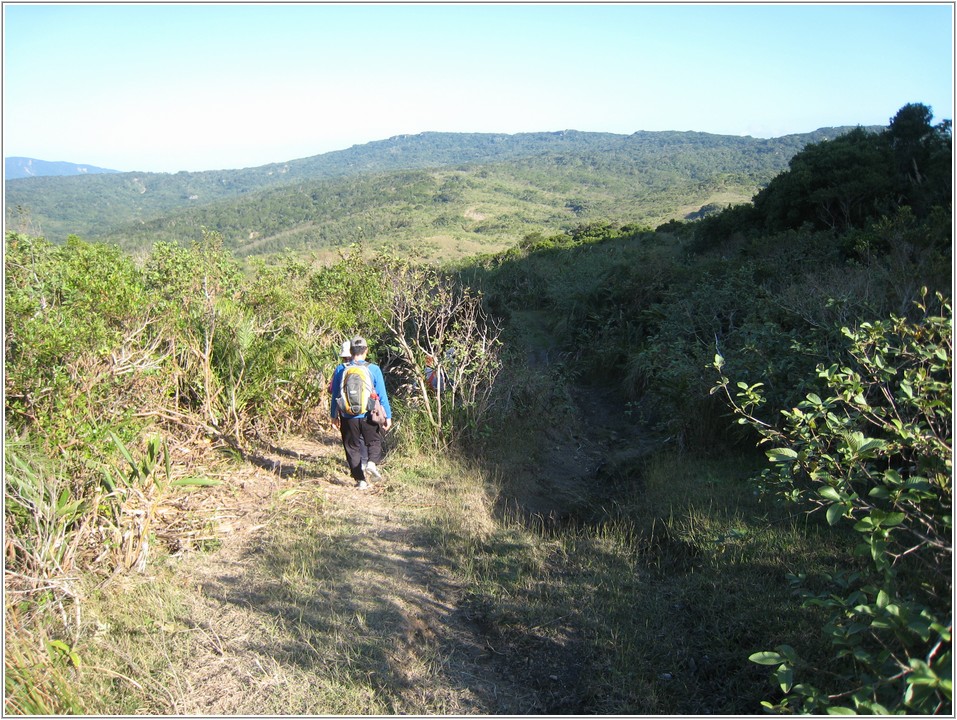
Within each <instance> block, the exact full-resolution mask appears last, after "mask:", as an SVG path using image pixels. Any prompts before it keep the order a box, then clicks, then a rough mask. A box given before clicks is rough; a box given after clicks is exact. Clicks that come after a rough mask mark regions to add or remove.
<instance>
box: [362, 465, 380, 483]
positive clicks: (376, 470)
mask: <svg viewBox="0 0 957 720" xmlns="http://www.w3.org/2000/svg"><path fill="white" fill-rule="evenodd" d="M363 469H364V470H365V471H366V472H368V473H372V474H373V475H374V476H375V479H376V480H381V479H382V473H380V472H379V468H377V467H376V466H375V463H374V462H370V463H368V464H366V466H365V468H363Z"/></svg>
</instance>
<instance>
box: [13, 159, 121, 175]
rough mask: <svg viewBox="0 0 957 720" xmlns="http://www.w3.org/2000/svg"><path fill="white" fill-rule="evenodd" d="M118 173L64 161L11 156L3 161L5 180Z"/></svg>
mask: <svg viewBox="0 0 957 720" xmlns="http://www.w3.org/2000/svg"><path fill="white" fill-rule="evenodd" d="M118 172H120V171H119V170H110V169H108V168H102V167H97V166H96V165H89V164H87V163H73V162H67V161H64V160H40V159H38V158H31V157H21V156H11V157H5V158H4V159H3V174H4V178H5V179H6V180H20V179H23V178H28V177H70V176H73V175H97V174H104V173H105V174H113V173H118Z"/></svg>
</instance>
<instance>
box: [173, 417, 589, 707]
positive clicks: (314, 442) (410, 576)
mask: <svg viewBox="0 0 957 720" xmlns="http://www.w3.org/2000/svg"><path fill="white" fill-rule="evenodd" d="M283 445H284V446H283V447H277V448H273V449H272V450H271V451H270V452H267V453H264V454H263V455H262V456H260V457H257V458H255V466H249V467H248V468H247V470H246V471H244V473H243V474H242V476H241V477H235V478H232V481H235V483H236V487H237V488H238V491H237V492H236V494H235V495H234V499H233V503H232V507H229V508H227V509H226V512H225V515H227V516H228V519H227V520H226V521H225V522H227V523H228V527H227V529H229V530H230V532H229V533H228V534H227V535H226V536H225V540H224V541H223V545H222V546H221V547H220V548H219V549H218V550H216V551H215V552H212V553H207V554H203V555H198V556H194V557H193V558H191V559H190V560H189V562H188V567H187V568H185V570H186V572H185V574H184V577H185V578H186V580H185V581H184V582H187V583H188V584H190V585H191V586H192V587H193V588H194V589H195V590H196V592H192V593H191V594H190V597H191V598H193V602H194V603H195V606H194V607H193V608H191V609H190V612H189V614H190V616H191V618H193V619H194V620H193V621H192V623H193V627H192V630H193V631H194V632H195V633H196V634H197V637H198V639H199V642H197V643H195V645H196V648H195V650H194V652H193V655H192V658H191V660H190V662H189V666H188V667H187V668H184V669H182V670H181V671H180V672H179V673H178V676H177V679H176V681H175V682H174V683H171V687H170V692H169V695H170V703H171V704H172V705H173V708H172V709H173V710H174V712H175V713H177V714H196V715H218V714H230V715H234V714H261V713H263V712H264V708H269V709H270V710H269V712H270V713H271V712H277V711H276V709H275V708H277V707H283V708H284V709H283V710H280V711H279V712H288V713H290V714H321V713H331V714H337V713H338V712H341V710H340V709H339V708H336V707H335V706H334V704H333V705H332V706H329V705H326V706H319V705H320V704H321V700H317V699H316V698H315V696H314V695H313V696H310V695H308V693H305V694H304V693H303V692H302V691H301V690H295V689H293V688H296V687H308V686H309V684H310V678H312V679H315V677H316V676H317V675H323V676H328V675H329V674H330V673H335V672H337V667H341V666H343V665H347V664H349V663H350V662H354V661H355V659H354V658H348V657H338V658H337V657H335V655H334V654H333V655H331V656H330V655H329V654H328V653H327V651H325V650H323V651H319V650H316V648H315V646H316V644H318V643H319V642H328V634H329V633H331V632H337V631H341V628H335V627H332V626H331V625H330V621H329V613H338V614H340V616H341V617H345V616H347V615H348V616H350V618H351V620H350V622H352V623H355V622H359V621H357V620H356V618H359V619H360V620H361V622H360V625H362V624H363V623H367V624H368V625H369V626H372V627H371V629H370V628H369V627H366V626H365V625H362V627H357V628H356V630H355V631H356V632H359V633H362V632H368V633H372V634H374V635H375V636H376V637H377V638H378V639H379V640H378V642H376V643H370V645H369V646H368V650H369V652H370V653H372V652H379V653H383V652H384V656H382V657H378V658H377V659H376V661H375V662H376V667H377V668H379V669H378V671H377V672H378V673H379V674H380V675H381V677H379V678H377V679H376V680H375V682H373V683H372V684H373V686H374V687H382V688H384V689H387V691H388V692H387V694H389V695H390V696H391V697H392V698H393V699H392V700H391V701H390V702H391V704H392V706H391V707H390V708H389V710H388V711H389V712H395V713H413V714H420V713H427V714H541V713H549V712H569V711H574V709H575V702H576V701H575V692H574V685H575V681H576V677H575V672H576V671H575V667H576V663H575V661H574V660H572V659H570V658H569V655H570V654H573V653H574V644H575V643H574V630H573V629H572V628H567V629H565V630H566V631H567V638H566V639H567V642H556V640H555V638H556V630H555V628H550V635H549V637H548V638H545V637H544V636H542V637H540V638H535V637H528V636H526V637H524V638H523V639H522V643H521V645H522V647H521V651H519V649H518V648H517V647H514V646H510V641H508V640H506V639H503V638H502V637H500V636H498V635H497V634H496V633H495V631H494V628H491V627H489V626H488V625H487V624H486V623H485V622H484V620H483V613H482V610H481V609H480V608H476V607H473V606H471V605H470V602H469V596H468V592H467V591H468V588H466V587H463V586H462V585H461V584H460V583H458V582H457V581H456V580H455V579H454V578H453V577H452V576H451V574H450V573H449V572H448V571H447V569H446V568H444V567H443V566H442V565H441V564H440V563H437V562H436V561H435V559H434V557H433V553H431V552H430V548H429V547H428V546H427V545H426V544H425V540H424V538H423V537H421V536H416V534H415V533H414V532H413V531H411V530H410V529H409V528H408V527H407V526H406V525H405V523H404V521H403V519H402V513H401V508H400V507H397V506H396V502H397V499H396V498H397V495H396V494H394V493H390V492H388V491H387V484H388V476H386V480H385V483H384V484H383V485H379V486H378V487H377V486H376V485H374V486H373V489H372V490H371V491H368V492H360V491H358V490H357V489H355V487H354V486H353V484H352V482H351V480H350V479H349V478H348V476H347V474H346V473H345V472H344V470H345V468H344V463H343V462H342V460H341V456H342V451H341V447H340V445H339V443H338V438H336V437H333V436H332V435H331V434H324V435H320V436H317V437H314V438H311V439H306V438H294V439H291V440H286V441H284V443H283ZM303 487H309V488H311V489H312V490H313V491H314V495H313V496H314V497H315V496H316V495H319V496H321V497H322V498H323V499H322V502H321V508H322V510H321V512H322V513H323V516H324V518H331V519H332V520H333V521H336V520H340V521H341V522H334V523H333V524H334V525H335V526H336V527H340V526H341V527H342V528H343V529H348V532H349V533H350V534H349V535H347V536H343V537H340V538H336V539H335V544H334V545H329V546H328V547H327V548H326V549H325V550H324V551H323V552H324V553H325V555H324V556H323V557H320V556H318V555H317V556H314V557H312V558H308V557H307V558H304V560H303V562H302V563H301V565H302V566H303V567H302V568H301V570H302V573H303V574H302V575H301V577H300V579H299V580H300V581H301V582H297V580H296V578H295V577H289V575H290V569H289V568H290V564H289V563H288V562H286V561H287V560H288V557H286V556H280V555H279V554H278V551H277V549H276V548H275V547H273V548H270V543H271V542H272V538H271V535H270V533H271V527H272V524H273V520H274V519H275V513H276V512H277V511H276V510H275V509H273V508H274V507H275V506H274V504H273V503H272V498H275V497H276V496H277V494H279V493H283V492H288V493H292V492H295V491H296V488H303ZM306 515H307V513H306V512H304V513H303V522H302V527H301V532H302V533H309V532H310V527H309V523H308V519H307V518H306ZM293 544H294V543H293ZM286 550H288V552H289V554H290V555H292V554H293V553H294V552H295V551H296V550H295V549H294V548H286ZM270 558H271V559H272V562H271V563H270V562H269V560H270ZM330 558H331V559H332V561H334V563H335V571H334V572H328V571H326V574H325V575H324V576H323V577H322V581H321V582H318V581H317V580H316V577H313V576H315V575H316V574H317V573H319V574H321V573H322V572H323V571H322V570H321V569H319V568H318V567H317V568H316V569H314V568H313V567H310V566H309V565H310V563H311V564H312V565H314V566H318V565H320V564H321V563H322V562H325V561H326V560H329V559H330ZM277 559H278V560H277ZM311 575H312V576H311ZM308 583H312V585H308ZM302 584H305V585H306V586H307V587H310V588H311V590H309V592H308V594H307V593H306V590H300V589H299V587H300V585H302ZM297 592H298V593H301V594H297ZM376 623H377V624H378V627H375V626H374V625H375V624H376ZM558 637H562V631H561V630H560V631H559V632H558ZM383 638H384V641H383ZM383 647H386V648H387V650H386V651H383V649H382V648H383ZM396 693H397V694H398V695H397V696H396ZM284 694H285V696H288V704H285V705H284V704H283V703H285V702H286V701H285V699H284ZM285 708H288V709H285Z"/></svg>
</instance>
